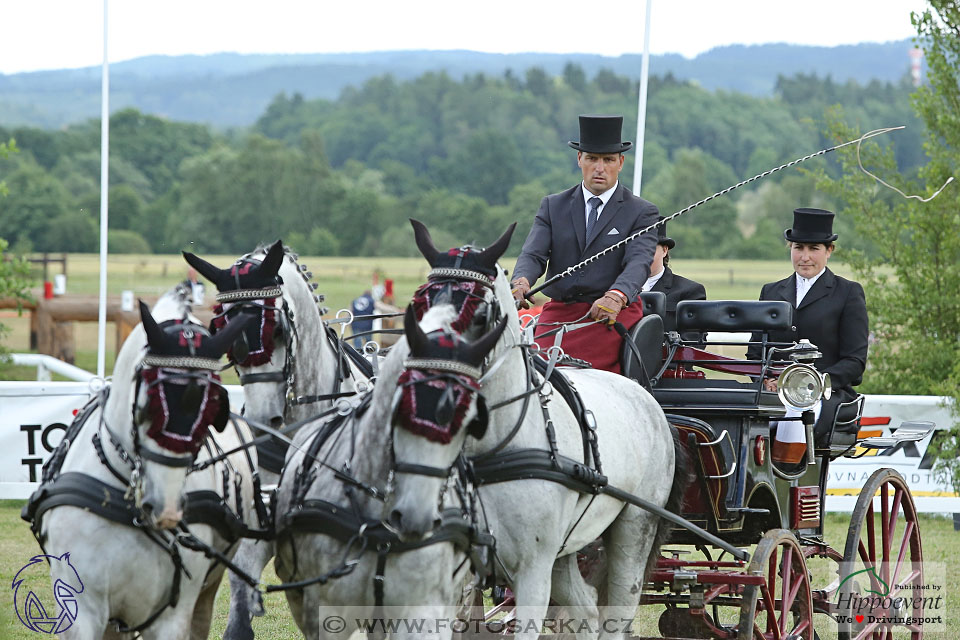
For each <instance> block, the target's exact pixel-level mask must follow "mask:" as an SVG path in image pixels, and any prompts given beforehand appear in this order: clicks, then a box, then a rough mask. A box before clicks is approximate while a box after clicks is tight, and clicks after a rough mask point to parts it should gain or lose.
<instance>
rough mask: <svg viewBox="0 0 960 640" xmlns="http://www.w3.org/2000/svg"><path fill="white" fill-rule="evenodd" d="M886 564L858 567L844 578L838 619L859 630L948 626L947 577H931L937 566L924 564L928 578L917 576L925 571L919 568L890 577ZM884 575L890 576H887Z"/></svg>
mask: <svg viewBox="0 0 960 640" xmlns="http://www.w3.org/2000/svg"><path fill="white" fill-rule="evenodd" d="M885 566H886V565H884V564H881V565H879V567H876V566H874V567H867V568H866V569H862V570H860V571H854V572H852V573H849V574H848V575H847V576H846V577H845V578H844V579H843V580H842V581H841V582H840V585H839V586H838V588H837V599H836V604H835V611H836V614H837V615H836V616H835V621H836V622H838V623H840V624H841V625H848V628H851V629H853V630H856V631H857V632H858V633H859V632H861V631H864V630H870V629H873V630H887V629H891V628H895V627H905V628H908V629H915V628H923V629H925V630H929V631H935V630H938V629H942V628H945V627H943V624H944V611H943V609H944V593H943V586H944V583H945V581H944V580H937V579H935V580H930V579H929V578H928V576H929V574H930V573H931V572H930V569H931V568H933V567H931V566H930V565H929V564H926V563H925V564H924V580H923V582H920V581H919V580H918V579H916V578H917V577H918V576H919V575H921V574H920V573H919V572H916V571H914V572H912V573H911V572H909V571H907V572H905V573H908V574H909V575H910V576H912V577H908V578H907V579H902V580H899V581H893V580H891V579H890V578H889V575H890V572H889V570H884V567H885ZM937 568H939V567H937ZM934 573H939V571H934ZM884 576H888V577H887V579H884Z"/></svg>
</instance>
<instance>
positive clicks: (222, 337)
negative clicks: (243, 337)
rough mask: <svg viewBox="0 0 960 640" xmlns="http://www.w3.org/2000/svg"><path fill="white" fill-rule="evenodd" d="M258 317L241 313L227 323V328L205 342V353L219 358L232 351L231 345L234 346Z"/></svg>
mask: <svg viewBox="0 0 960 640" xmlns="http://www.w3.org/2000/svg"><path fill="white" fill-rule="evenodd" d="M256 317H258V316H257V315H256V314H252V313H243V312H241V313H239V314H237V316H236V317H235V318H234V319H233V320H231V321H230V322H228V323H227V326H225V327H224V328H223V329H220V330H219V331H217V332H216V333H215V334H214V335H213V336H212V337H210V338H208V339H207V340H206V341H205V342H204V346H205V347H206V349H205V351H207V352H208V353H210V354H213V355H214V357H216V358H219V357H220V356H222V355H223V354H225V353H226V352H227V350H228V349H230V345H232V344H233V341H234V340H236V338H237V336H239V335H240V334H241V333H242V332H243V330H244V328H246V326H247V324H248V323H249V322H250V321H251V320H253V319H254V318H256Z"/></svg>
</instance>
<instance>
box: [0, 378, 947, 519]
mask: <svg viewBox="0 0 960 640" xmlns="http://www.w3.org/2000/svg"><path fill="white" fill-rule="evenodd" d="M227 389H228V391H229V392H230V400H231V405H232V408H233V410H234V411H237V412H239V410H240V407H241V406H242V404H243V392H242V390H241V388H240V387H239V386H228V387H227ZM90 397H91V391H90V384H89V383H86V382H0V499H10V498H15V499H24V498H27V497H29V495H30V493H31V492H32V491H33V490H34V489H35V488H36V486H37V484H36V483H37V482H38V480H39V478H40V473H41V471H40V468H41V466H42V465H43V462H44V461H45V460H46V459H47V458H48V457H49V455H50V452H51V451H53V449H54V448H55V447H56V446H57V444H58V443H59V442H60V439H61V438H62V437H63V434H64V433H65V431H66V428H67V425H69V424H70V422H71V421H72V420H73V417H74V415H75V414H76V412H77V411H78V410H79V409H80V408H81V407H82V406H83V405H84V404H85V403H86V402H87V399H88V398H90ZM948 402H949V400H948V399H945V398H940V397H935V396H880V395H875V396H867V399H866V403H865V405H864V411H863V420H862V425H861V434H865V433H866V432H869V435H890V434H891V433H892V432H894V431H896V430H897V429H898V428H899V427H900V425H901V423H903V422H906V421H928V422H933V423H935V424H936V425H937V430H936V431H934V432H932V433H931V434H930V435H928V436H927V437H926V438H924V439H923V440H921V441H919V442H910V443H905V444H902V445H899V446H897V447H894V448H892V449H887V450H885V451H877V450H859V451H857V452H856V453H857V454H858V455H859V454H862V457H859V458H856V459H851V458H840V459H838V460H835V461H834V462H832V463H831V464H830V479H829V481H828V482H827V510H828V511H852V510H853V508H854V505H855V504H856V499H857V495H858V494H859V491H860V488H861V487H862V486H863V485H864V484H865V483H866V481H867V478H869V477H870V474H871V473H873V472H874V471H875V470H876V469H880V468H882V467H889V468H892V469H895V470H896V471H898V472H899V473H900V475H902V476H903V477H904V478H905V479H906V481H907V483H908V484H909V485H910V489H911V492H912V493H913V496H914V499H915V501H916V503H917V508H918V509H919V510H920V511H926V512H938V513H960V496H957V494H956V493H954V492H953V490H952V488H950V487H949V486H947V483H946V482H943V481H940V479H938V478H937V477H936V474H935V473H934V470H933V462H934V458H933V452H934V451H936V450H937V447H939V442H940V441H941V439H942V438H943V437H944V433H943V430H944V429H947V428H949V426H950V425H951V424H952V422H953V417H952V415H951V412H950V408H949V405H948V404H947V403H948Z"/></svg>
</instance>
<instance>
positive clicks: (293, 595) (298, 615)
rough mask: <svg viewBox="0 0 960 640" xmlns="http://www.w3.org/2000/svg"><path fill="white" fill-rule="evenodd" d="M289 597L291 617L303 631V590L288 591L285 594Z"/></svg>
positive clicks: (288, 603)
mask: <svg viewBox="0 0 960 640" xmlns="http://www.w3.org/2000/svg"><path fill="white" fill-rule="evenodd" d="M283 593H284V594H285V595H286V596H287V606H288V607H290V615H291V616H293V621H294V622H295V623H296V625H297V627H298V628H300V629H303V589H288V590H287V591H284V592H283Z"/></svg>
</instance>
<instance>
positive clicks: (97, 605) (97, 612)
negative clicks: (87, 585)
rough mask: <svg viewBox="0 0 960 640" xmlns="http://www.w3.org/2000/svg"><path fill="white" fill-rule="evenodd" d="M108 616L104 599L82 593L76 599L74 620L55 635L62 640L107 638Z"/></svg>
mask: <svg viewBox="0 0 960 640" xmlns="http://www.w3.org/2000/svg"><path fill="white" fill-rule="evenodd" d="M91 596H93V597H91ZM109 617H110V616H109V611H108V610H107V602H106V600H103V599H100V598H97V597H95V596H94V595H93V594H88V593H83V594H81V596H80V597H79V598H78V601H77V618H76V620H74V621H73V624H72V625H71V626H70V628H69V629H67V630H65V631H61V632H60V633H58V634H57V637H59V638H63V640H100V638H107V637H109V632H108V625H107V620H108V619H109ZM111 628H112V627H111ZM114 637H116V636H114Z"/></svg>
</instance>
